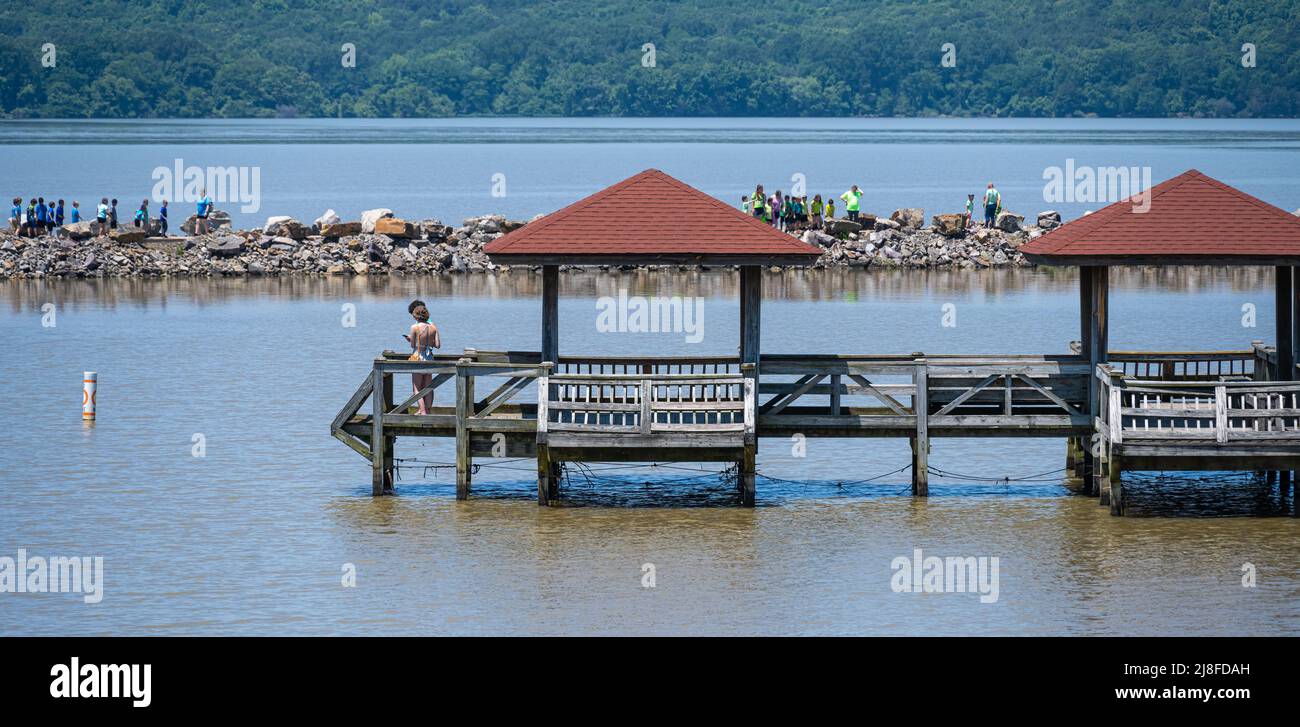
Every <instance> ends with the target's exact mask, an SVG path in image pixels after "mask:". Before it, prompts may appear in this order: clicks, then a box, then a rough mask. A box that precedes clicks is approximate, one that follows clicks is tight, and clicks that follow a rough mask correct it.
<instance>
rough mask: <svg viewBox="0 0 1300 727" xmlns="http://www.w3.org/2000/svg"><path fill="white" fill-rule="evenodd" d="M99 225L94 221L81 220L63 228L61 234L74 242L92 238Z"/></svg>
mask: <svg viewBox="0 0 1300 727" xmlns="http://www.w3.org/2000/svg"><path fill="white" fill-rule="evenodd" d="M98 227H99V223H98V222H95V221H94V220H82V221H81V222H75V223H73V224H70V225H64V226H63V228H62V229H63V234H65V235H67V236H68V237H71V238H72V239H74V240H84V239H86V238H88V237H94V236H95V233H96V232H97V231H98V229H97V228H98Z"/></svg>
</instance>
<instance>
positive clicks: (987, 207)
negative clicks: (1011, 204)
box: [984, 182, 1002, 228]
mask: <svg viewBox="0 0 1300 727" xmlns="http://www.w3.org/2000/svg"><path fill="white" fill-rule="evenodd" d="M999 209H1002V193H1001V192H999V191H998V190H997V187H994V186H993V183H992V182H989V186H988V189H986V190H984V226H985V227H989V228H991V227H993V225H994V223H996V222H997V220H998V210H999Z"/></svg>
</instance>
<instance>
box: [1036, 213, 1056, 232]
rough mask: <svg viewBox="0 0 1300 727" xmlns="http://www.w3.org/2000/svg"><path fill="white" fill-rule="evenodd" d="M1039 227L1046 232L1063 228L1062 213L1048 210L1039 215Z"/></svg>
mask: <svg viewBox="0 0 1300 727" xmlns="http://www.w3.org/2000/svg"><path fill="white" fill-rule="evenodd" d="M1038 226H1039V227H1041V228H1043V229H1044V230H1052V229H1056V228H1057V227H1060V226H1061V213H1060V212H1057V211H1056V210H1047V211H1046V212H1039V213H1038Z"/></svg>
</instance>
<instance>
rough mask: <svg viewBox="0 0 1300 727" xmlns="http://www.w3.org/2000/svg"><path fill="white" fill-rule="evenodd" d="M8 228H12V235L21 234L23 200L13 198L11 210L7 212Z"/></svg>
mask: <svg viewBox="0 0 1300 727" xmlns="http://www.w3.org/2000/svg"><path fill="white" fill-rule="evenodd" d="M9 226H10V227H12V228H13V230H14V234H15V235H18V234H22V229H23V198H22V197H14V206H13V209H10V210H9Z"/></svg>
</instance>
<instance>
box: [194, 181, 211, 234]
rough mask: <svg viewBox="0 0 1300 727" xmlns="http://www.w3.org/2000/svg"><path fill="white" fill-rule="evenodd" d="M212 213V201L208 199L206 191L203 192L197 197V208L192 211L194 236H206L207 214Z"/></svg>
mask: <svg viewBox="0 0 1300 727" xmlns="http://www.w3.org/2000/svg"><path fill="white" fill-rule="evenodd" d="M211 211H212V199H211V198H209V197H208V190H206V189H205V190H203V192H202V194H201V195H200V197H199V203H198V207H197V208H196V209H195V210H194V212H195V215H194V216H195V218H196V219H195V220H194V234H195V235H206V234H208V213H209V212H211Z"/></svg>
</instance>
